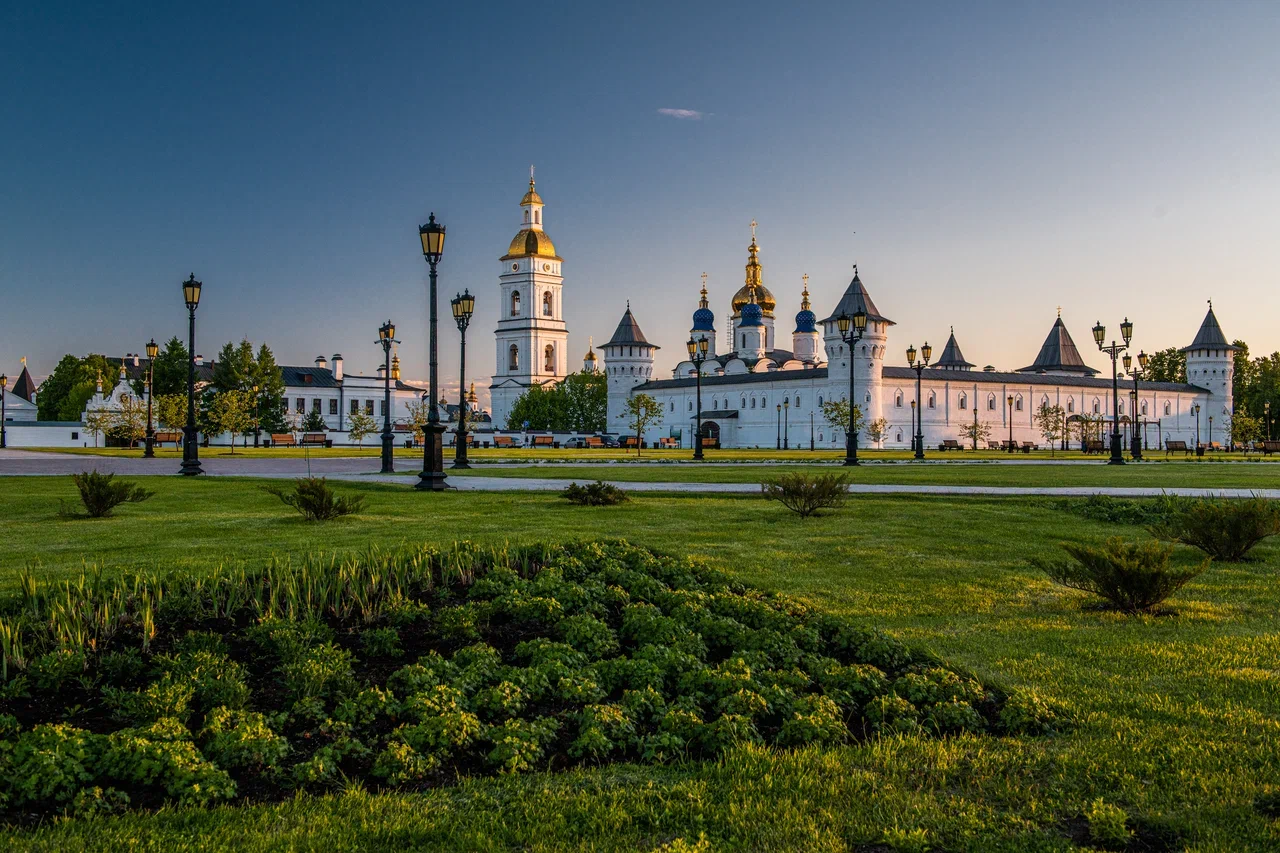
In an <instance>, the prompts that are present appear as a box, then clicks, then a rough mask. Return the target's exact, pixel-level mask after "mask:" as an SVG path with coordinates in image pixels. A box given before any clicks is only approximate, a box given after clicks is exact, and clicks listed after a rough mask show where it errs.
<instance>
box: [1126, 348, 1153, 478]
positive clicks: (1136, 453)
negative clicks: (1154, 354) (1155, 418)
mask: <svg viewBox="0 0 1280 853" xmlns="http://www.w3.org/2000/svg"><path fill="white" fill-rule="evenodd" d="M1150 361H1151V357H1150V356H1149V355H1147V354H1146V353H1145V352H1143V351H1142V350H1138V367H1137V369H1136V370H1135V369H1134V367H1133V357H1132V356H1130V355H1129V353H1125V354H1124V371H1125V373H1128V374H1129V375H1130V376H1132V377H1133V391H1131V392H1130V394H1129V396H1130V397H1131V398H1132V399H1133V407H1132V408H1133V424H1134V430H1133V436H1132V437H1131V438H1130V439H1129V455H1130V456H1132V457H1133V458H1134V460H1136V461H1141V459H1142V436H1141V434H1139V432H1138V379H1139V378H1140V377H1141V376H1142V374H1143V373H1145V372H1146V371H1147V364H1148V363H1150Z"/></svg>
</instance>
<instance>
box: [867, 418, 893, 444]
mask: <svg viewBox="0 0 1280 853" xmlns="http://www.w3.org/2000/svg"><path fill="white" fill-rule="evenodd" d="M888 434H889V421H888V419H886V418H876V419H875V420H874V421H872V422H871V423H869V424H867V438H869V439H871V440H872V441H874V442H875V443H876V446H877V447H879V446H880V442H881V441H882V440H883V439H884V437H885V436H886V435H888Z"/></svg>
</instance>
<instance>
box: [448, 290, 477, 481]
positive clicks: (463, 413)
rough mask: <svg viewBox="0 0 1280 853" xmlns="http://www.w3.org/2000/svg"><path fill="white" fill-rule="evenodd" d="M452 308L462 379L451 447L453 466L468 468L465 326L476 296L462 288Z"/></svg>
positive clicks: (472, 309) (468, 320) (472, 311)
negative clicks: (459, 340)
mask: <svg viewBox="0 0 1280 853" xmlns="http://www.w3.org/2000/svg"><path fill="white" fill-rule="evenodd" d="M449 306H450V307H451V308H453V319H454V322H456V323H457V324H458V331H459V332H460V333H461V334H462V350H461V355H460V356H459V358H458V369H459V371H460V372H461V374H462V379H461V380H460V381H459V383H458V440H457V442H456V443H455V445H454V448H453V467H454V468H470V467H471V466H470V465H469V464H467V415H468V414H470V412H468V411H467V326H469V325H471V315H472V314H473V313H474V312H475V310H476V298H475V297H474V296H472V295H471V291H470V290H463V291H462V292H461V293H459V294H458V295H457V296H455V297H453V299H451V300H449Z"/></svg>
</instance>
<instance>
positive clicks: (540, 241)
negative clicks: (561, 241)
mask: <svg viewBox="0 0 1280 853" xmlns="http://www.w3.org/2000/svg"><path fill="white" fill-rule="evenodd" d="M529 255H534V256H536V257H539V258H551V259H553V260H557V261H558V260H560V257H559V256H558V255H556V247H555V246H554V245H552V243H551V238H550V237H548V236H547V232H546V231H539V230H535V229H533V228H524V229H521V230H520V231H519V232H517V233H516V236H514V237H512V238H511V245H510V246H508V247H507V253H506V254H505V255H503V256H502V257H501V258H499V260H503V261H505V260H507V259H508V258H523V257H527V256H529Z"/></svg>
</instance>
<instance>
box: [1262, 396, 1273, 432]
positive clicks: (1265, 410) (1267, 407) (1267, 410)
mask: <svg viewBox="0 0 1280 853" xmlns="http://www.w3.org/2000/svg"><path fill="white" fill-rule="evenodd" d="M1262 414H1263V417H1264V418H1265V419H1266V422H1267V438H1266V440H1267V441H1270V440H1271V401H1270V400H1267V401H1266V402H1265V403H1263V404H1262Z"/></svg>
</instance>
